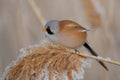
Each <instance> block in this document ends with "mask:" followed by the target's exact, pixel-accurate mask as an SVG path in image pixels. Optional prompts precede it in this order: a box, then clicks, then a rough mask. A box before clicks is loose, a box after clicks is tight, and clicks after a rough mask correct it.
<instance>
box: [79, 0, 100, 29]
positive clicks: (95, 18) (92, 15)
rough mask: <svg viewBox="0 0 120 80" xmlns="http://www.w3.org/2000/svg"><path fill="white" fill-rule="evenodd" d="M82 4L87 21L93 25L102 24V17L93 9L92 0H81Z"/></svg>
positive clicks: (98, 25)
mask: <svg viewBox="0 0 120 80" xmlns="http://www.w3.org/2000/svg"><path fill="white" fill-rule="evenodd" d="M81 1H82V3H83V5H84V10H85V14H86V15H87V18H88V21H89V22H90V24H91V25H92V26H94V27H101V26H102V19H101V15H100V13H98V12H97V11H96V9H95V6H94V4H93V2H92V0H81Z"/></svg>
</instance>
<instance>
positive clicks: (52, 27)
mask: <svg viewBox="0 0 120 80" xmlns="http://www.w3.org/2000/svg"><path fill="white" fill-rule="evenodd" d="M45 27H46V30H47V33H48V34H49V35H53V34H55V33H57V32H58V29H59V21H58V20H50V21H48V22H47V24H46V25H45Z"/></svg>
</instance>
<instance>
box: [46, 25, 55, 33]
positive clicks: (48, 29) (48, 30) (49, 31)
mask: <svg viewBox="0 0 120 80" xmlns="http://www.w3.org/2000/svg"><path fill="white" fill-rule="evenodd" d="M46 30H47V32H48V34H50V35H53V34H54V33H53V32H52V31H51V30H50V27H49V26H48V27H47V29H46Z"/></svg>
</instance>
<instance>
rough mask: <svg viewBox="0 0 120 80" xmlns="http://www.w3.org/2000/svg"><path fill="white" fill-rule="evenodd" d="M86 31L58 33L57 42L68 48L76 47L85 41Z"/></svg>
mask: <svg viewBox="0 0 120 80" xmlns="http://www.w3.org/2000/svg"><path fill="white" fill-rule="evenodd" d="M86 36H87V35H86V33H80V32H73V31H72V32H66V33H60V34H59V35H58V42H59V43H60V44H62V45H64V46H66V47H69V48H78V47H81V46H82V45H83V43H84V42H85V41H86Z"/></svg>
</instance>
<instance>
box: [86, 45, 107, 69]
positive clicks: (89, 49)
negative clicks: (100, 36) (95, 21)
mask: <svg viewBox="0 0 120 80" xmlns="http://www.w3.org/2000/svg"><path fill="white" fill-rule="evenodd" d="M84 47H85V48H87V49H88V51H90V53H91V54H92V55H94V56H98V54H97V53H96V52H95V51H94V50H93V49H92V48H91V47H90V46H89V45H88V44H87V43H84ZM97 61H98V62H99V64H101V65H102V66H103V67H104V68H105V69H106V70H107V71H108V68H107V67H106V65H105V64H104V63H103V62H102V61H100V60H97Z"/></svg>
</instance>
